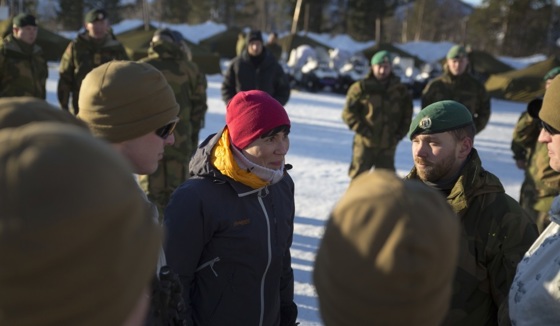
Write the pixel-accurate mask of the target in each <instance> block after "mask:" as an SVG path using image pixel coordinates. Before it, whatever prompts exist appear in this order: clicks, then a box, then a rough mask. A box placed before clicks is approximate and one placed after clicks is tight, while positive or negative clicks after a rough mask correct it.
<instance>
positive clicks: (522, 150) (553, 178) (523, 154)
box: [511, 67, 560, 232]
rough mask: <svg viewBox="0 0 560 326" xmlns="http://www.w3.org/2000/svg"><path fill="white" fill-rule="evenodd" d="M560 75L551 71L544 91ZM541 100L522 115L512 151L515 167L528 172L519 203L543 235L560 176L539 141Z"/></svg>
mask: <svg viewBox="0 0 560 326" xmlns="http://www.w3.org/2000/svg"><path fill="white" fill-rule="evenodd" d="M558 74H560V67H555V68H552V69H551V70H550V71H549V72H548V73H547V74H546V75H545V76H544V81H545V89H548V86H549V85H550V83H551V82H552V80H553V79H554V77H556V75H558ZM541 105H542V98H537V99H534V100H533V101H531V102H529V104H527V110H526V111H525V112H523V113H521V116H520V117H519V121H518V122H517V124H516V126H515V129H514V130H513V139H512V141H511V150H512V151H513V158H514V160H515V164H516V166H517V167H518V168H519V169H522V170H524V171H525V179H524V180H523V184H522V185H521V192H520V195H519V203H520V204H521V207H523V208H524V209H525V210H526V211H527V212H528V213H529V215H531V217H532V218H533V219H534V221H535V223H536V224H537V228H538V229H539V232H542V231H543V230H544V229H545V228H546V226H547V225H548V224H549V223H550V218H549V213H548V211H549V210H550V206H551V205H552V201H553V200H554V197H556V196H558V195H559V194H560V173H558V172H556V171H554V170H553V169H552V168H551V167H550V164H548V149H547V148H546V144H544V143H540V142H538V141H537V139H538V137H539V134H540V132H541V121H540V119H539V111H540V108H541Z"/></svg>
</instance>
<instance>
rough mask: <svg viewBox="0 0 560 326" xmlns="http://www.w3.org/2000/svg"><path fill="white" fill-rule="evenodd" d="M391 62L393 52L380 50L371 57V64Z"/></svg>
mask: <svg viewBox="0 0 560 326" xmlns="http://www.w3.org/2000/svg"><path fill="white" fill-rule="evenodd" d="M389 62H391V54H390V53H389V52H388V51H379V52H377V53H376V54H375V55H374V56H373V57H371V64H372V65H378V64H382V63H389Z"/></svg>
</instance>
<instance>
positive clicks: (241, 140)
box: [226, 90, 290, 149]
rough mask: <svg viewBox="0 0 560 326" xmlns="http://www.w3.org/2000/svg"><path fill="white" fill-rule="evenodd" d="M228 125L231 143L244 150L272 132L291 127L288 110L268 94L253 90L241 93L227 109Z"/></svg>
mask: <svg viewBox="0 0 560 326" xmlns="http://www.w3.org/2000/svg"><path fill="white" fill-rule="evenodd" d="M226 125H227V127H228V129H229V134H230V137H231V142H232V144H233V145H235V146H236V147H237V148H239V149H244V148H245V147H247V146H249V144H251V143H252V142H253V141H255V140H256V139H257V138H259V137H260V136H261V135H263V134H265V133H267V132H269V131H270V130H272V129H274V128H276V127H279V126H284V125H287V126H289V125H290V119H289V118H288V114H287V113H286V110H285V109H284V107H283V106H282V104H280V103H279V102H278V101H277V100H275V99H274V98H273V97H272V96H270V95H268V94H267V93H266V92H263V91H259V90H252V91H247V92H239V93H237V94H235V96H234V97H233V98H232V99H231V101H230V102H229V103H228V105H227V108H226Z"/></svg>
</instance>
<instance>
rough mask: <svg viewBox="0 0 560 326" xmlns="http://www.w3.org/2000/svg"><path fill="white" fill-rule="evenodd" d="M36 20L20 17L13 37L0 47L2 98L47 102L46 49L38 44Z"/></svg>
mask: <svg viewBox="0 0 560 326" xmlns="http://www.w3.org/2000/svg"><path fill="white" fill-rule="evenodd" d="M37 29H38V28H37V22H36V21H35V16H33V15H30V14H24V13H22V14H19V15H17V16H15V17H14V19H13V20H12V33H11V34H9V35H8V36H6V37H5V38H4V40H3V41H2V44H1V45H0V97H14V96H32V97H37V98H40V99H45V98H46V95H47V93H46V88H45V86H46V82H47V77H48V76H49V69H48V67H47V61H46V60H45V58H44V57H43V49H41V47H40V46H39V45H37V44H35V40H36V39H37Z"/></svg>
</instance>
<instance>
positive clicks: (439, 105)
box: [408, 100, 474, 139]
mask: <svg viewBox="0 0 560 326" xmlns="http://www.w3.org/2000/svg"><path fill="white" fill-rule="evenodd" d="M470 124H474V122H473V117H472V114H471V112H470V111H469V109H467V107H465V106H464V105H463V104H461V103H459V102H455V101H450V100H446V101H439V102H435V103H432V104H430V105H428V106H427V107H425V108H423V109H422V110H420V112H419V113H418V114H417V115H416V116H415V117H414V119H412V122H411V123H410V129H409V130H408V138H410V139H412V137H413V136H414V135H416V134H438V133H440V132H446V131H451V130H455V129H459V128H463V127H466V126H468V125H470Z"/></svg>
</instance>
